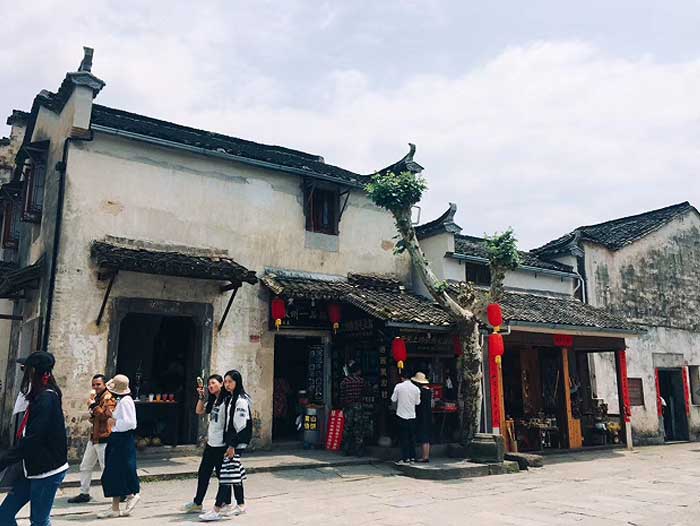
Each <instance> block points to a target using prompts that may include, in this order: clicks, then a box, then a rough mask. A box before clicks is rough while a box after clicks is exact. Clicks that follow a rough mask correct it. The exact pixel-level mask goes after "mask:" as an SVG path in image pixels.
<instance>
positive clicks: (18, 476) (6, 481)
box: [0, 461, 24, 491]
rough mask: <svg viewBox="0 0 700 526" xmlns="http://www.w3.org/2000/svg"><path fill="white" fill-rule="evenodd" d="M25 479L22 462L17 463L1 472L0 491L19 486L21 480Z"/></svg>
mask: <svg viewBox="0 0 700 526" xmlns="http://www.w3.org/2000/svg"><path fill="white" fill-rule="evenodd" d="M23 479H24V468H23V467H22V462H21V461H20V462H15V463H14V464H10V465H9V466H7V467H6V468H5V469H4V470H2V472H0V490H2V491H6V490H10V489H12V488H13V487H15V486H16V485H17V483H18V482H19V481H20V480H23Z"/></svg>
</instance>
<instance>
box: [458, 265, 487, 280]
mask: <svg viewBox="0 0 700 526" xmlns="http://www.w3.org/2000/svg"><path fill="white" fill-rule="evenodd" d="M464 266H465V274H466V275H465V278H466V280H467V281H468V282H469V283H473V284H474V285H490V284H491V271H490V270H489V267H488V265H485V264H481V263H465V264H464Z"/></svg>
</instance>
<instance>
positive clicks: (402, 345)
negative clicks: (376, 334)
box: [391, 336, 408, 369]
mask: <svg viewBox="0 0 700 526" xmlns="http://www.w3.org/2000/svg"><path fill="white" fill-rule="evenodd" d="M391 356H393V357H394V360H395V361H396V364H397V365H398V367H399V369H403V363H404V362H405V361H406V358H408V351H406V342H405V341H403V338H399V337H398V336H397V337H396V338H394V341H392V342H391Z"/></svg>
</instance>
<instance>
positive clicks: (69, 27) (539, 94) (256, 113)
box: [0, 0, 700, 248]
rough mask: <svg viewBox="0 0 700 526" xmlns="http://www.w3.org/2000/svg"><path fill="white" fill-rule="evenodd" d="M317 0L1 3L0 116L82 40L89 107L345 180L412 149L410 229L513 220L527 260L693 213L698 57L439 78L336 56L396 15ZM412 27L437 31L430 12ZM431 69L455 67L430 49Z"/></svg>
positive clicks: (531, 52) (457, 70)
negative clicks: (592, 228)
mask: <svg viewBox="0 0 700 526" xmlns="http://www.w3.org/2000/svg"><path fill="white" fill-rule="evenodd" d="M8 3H9V2H4V4H8ZM0 4H3V1H2V0H0ZM164 5H166V6H168V7H167V10H164V8H163V6H164ZM320 5H321V8H320V9H314V8H313V6H311V7H309V4H306V3H305V2H286V3H285V6H284V9H282V8H281V7H280V4H279V3H272V2H265V3H256V9H254V10H253V9H250V8H247V7H246V5H245V4H233V5H232V4H230V3H224V4H218V5H216V4H208V3H207V4H201V5H200V4H197V7H196V9H193V8H192V7H191V5H190V4H183V5H180V4H176V3H167V4H164V3H158V2H149V3H148V4H143V3H129V2H118V3H112V4H106V7H101V8H100V9H99V10H98V9H96V8H95V7H94V3H92V2H82V3H77V2H76V3H72V4H71V6H73V10H72V11H70V12H67V10H66V8H65V4H64V3H63V2H56V1H46V2H43V3H31V5H28V6H23V7H22V9H13V13H14V21H13V23H12V24H10V25H9V26H7V27H6V31H5V32H4V34H3V36H2V37H0V38H2V42H0V44H2V45H0V72H2V73H0V91H2V92H4V93H5V96H6V97H8V98H7V100H9V101H10V102H9V104H11V105H12V106H8V107H6V108H5V110H4V111H5V112H6V113H9V111H10V110H11V109H12V107H18V106H22V105H24V107H25V108H26V107H28V105H29V103H30V102H31V99H32V97H33V95H34V94H36V93H37V92H38V91H39V90H40V89H42V88H49V89H55V88H57V87H58V84H59V83H60V81H61V79H62V78H63V75H64V73H65V71H66V70H67V69H72V68H74V67H75V66H77V64H78V62H79V60H80V46H81V45H82V44H84V43H86V44H91V45H93V46H94V47H95V48H96V53H95V65H94V71H95V73H96V74H97V75H98V76H100V77H102V78H103V79H104V80H105V81H106V82H107V87H106V88H105V90H104V91H103V93H102V94H101V95H100V97H99V102H101V103H103V104H108V105H113V106H118V107H123V108H124V109H128V110H131V111H137V112H143V113H146V114H150V115H154V116H157V117H160V118H165V119H170V120H174V121H178V122H182V123H186V124H191V125H194V126H198V127H204V128H208V129H212V130H215V131H221V132H225V133H231V134H234V135H237V136H241V137H244V138H248V139H252V140H259V141H264V142H270V143H276V144H284V145H287V146H290V147H296V148H300V149H304V150H307V151H311V152H315V153H319V154H321V155H323V156H324V157H325V158H326V160H327V162H330V163H334V164H339V165H341V166H344V167H346V168H348V169H351V170H355V171H359V172H371V171H373V170H375V169H378V168H381V167H383V166H384V165H386V164H388V163H390V162H393V161H394V160H396V159H398V158H400V157H401V156H402V155H403V154H404V153H405V152H406V150H407V146H406V143H408V142H409V141H411V142H415V143H417V145H418V154H417V160H418V161H419V162H420V163H421V164H422V165H424V166H425V167H426V172H425V174H426V176H427V178H428V181H429V184H430V190H429V191H428V193H427V195H426V196H425V200H424V203H423V209H424V210H423V218H424V219H427V218H430V217H432V216H435V215H437V214H439V213H441V212H442V211H443V210H444V209H445V208H446V206H447V202H448V201H455V202H457V203H458V205H459V208H460V212H459V215H458V220H459V222H460V224H461V225H462V226H463V227H464V229H465V232H467V233H472V234H482V233H484V232H485V231H488V232H492V231H495V230H503V229H504V228H506V227H508V226H513V227H514V228H515V230H516V233H517V234H518V236H519V237H520V239H521V242H522V245H523V246H524V247H526V248H528V247H531V246H534V245H537V244H539V243H543V242H545V241H547V240H548V239H550V238H553V237H556V236H558V235H560V234H562V233H564V231H567V230H569V229H571V228H572V227H575V226H578V225H579V224H586V223H591V222H596V221H601V220H605V219H609V218H613V217H616V216H621V215H624V214H628V213H635V212H639V211H642V210H645V209H649V208H652V207H658V206H664V205H667V204H671V203H675V202H679V201H682V200H686V199H689V200H691V201H694V202H695V204H698V203H699V202H700V186H699V183H698V182H697V181H698V179H697V177H696V172H697V170H698V165H699V163H698V161H699V160H700V155H699V154H700V146H699V144H700V142H699V140H698V138H699V136H700V134H699V132H700V121H699V119H698V116H699V114H700V97H698V95H697V94H698V93H700V57H696V58H694V59H689V60H685V61H676V62H668V61H666V62H662V61H659V60H657V59H655V58H654V57H653V56H652V55H650V54H647V55H640V56H639V57H638V58H630V57H629V54H628V55H626V56H622V55H619V54H615V53H614V52H613V51H611V50H608V49H602V48H598V47H596V46H594V45H593V44H590V43H588V42H587V41H583V40H574V41H557V40H549V41H542V42H530V43H527V44H523V45H519V46H510V47H507V48H505V49H502V50H501V52H500V53H497V54H495V55H494V56H492V57H491V58H488V59H482V60H480V62H479V63H478V64H477V65H474V64H465V65H463V66H456V67H453V68H452V70H451V71H450V73H449V74H445V73H441V72H440V71H437V72H436V71H435V70H431V71H428V70H425V69H420V68H418V69H417V68H416V67H415V65H414V64H412V57H411V56H410V54H408V55H407V56H406V57H405V62H399V63H396V61H394V62H393V63H392V64H391V65H390V66H388V67H386V68H383V69H382V68H381V67H380V66H377V64H383V62H382V61H383V60H384V57H383V55H381V53H379V52H377V53H376V54H375V55H374V56H371V55H369V56H368V55H362V56H361V55H359V54H357V55H353V54H352V53H351V52H349V51H348V50H347V49H345V48H343V45H345V46H348V45H352V46H357V47H358V50H359V49H360V48H362V49H364V51H367V50H371V49H372V47H371V46H373V45H379V44H376V43H378V42H381V41H382V34H380V33H378V30H380V29H382V27H383V26H386V27H387V31H388V32H391V34H392V35H396V34H398V33H400V31H399V29H400V24H398V23H393V24H392V20H393V19H394V18H395V17H397V16H398V13H399V11H398V9H397V8H395V6H394V7H392V8H386V9H384V8H382V9H380V8H379V7H378V8H377V9H378V11H377V12H374V15H375V16H374V18H371V17H370V16H369V15H368V17H367V19H365V20H361V21H356V22H357V24H355V25H354V26H353V25H352V24H351V23H350V21H349V19H348V17H349V16H351V15H352V14H353V13H352V11H353V10H352V9H351V8H349V7H347V6H346V7H337V5H336V4H331V3H329V2H325V3H322V4H320ZM367 5H368V6H369V4H367ZM417 6H419V3H414V8H413V10H414V11H415V10H419V7H417ZM0 7H7V6H6V5H5V6H0ZM367 9H369V7H367ZM3 10H4V11H6V9H3ZM377 13H385V15H386V18H385V19H382V18H381V17H379V16H378V14H377ZM419 14H420V13H418V11H416V12H413V13H412V15H411V16H418V15H419ZM355 15H356V13H355ZM428 15H429V18H430V20H431V21H433V22H435V23H436V24H438V25H439V26H440V27H443V26H445V25H446V24H448V21H449V17H446V16H445V11H444V9H442V4H441V3H439V2H434V3H433V4H431V10H430V12H429V13H428ZM428 15H426V16H428ZM431 23H432V22H431ZM27 27H32V31H33V34H32V35H31V38H28V36H27V35H25V28H27ZM407 27H411V26H407ZM444 30H445V31H447V28H446V27H445V29H444ZM372 42H375V44H373V43H372ZM363 46H368V47H363ZM392 52H393V51H392ZM358 53H359V51H358ZM392 57H393V55H392ZM435 57H436V61H443V60H444V61H445V63H452V64H454V56H451V55H449V53H447V51H446V50H445V49H436V52H435ZM353 58H354V59H356V60H352V59H353ZM329 64H332V65H333V66H332V67H329ZM380 70H381V71H380ZM387 71H389V72H391V74H392V75H391V78H390V79H389V80H387V75H386V72H387ZM21 101H24V102H21Z"/></svg>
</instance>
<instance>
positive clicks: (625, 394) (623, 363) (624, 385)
mask: <svg viewBox="0 0 700 526" xmlns="http://www.w3.org/2000/svg"><path fill="white" fill-rule="evenodd" d="M617 360H618V364H619V367H620V370H619V374H620V382H621V385H620V387H621V389H622V405H623V406H624V411H623V412H624V417H625V422H626V423H628V424H629V422H630V420H631V417H632V405H631V404H630V388H629V383H628V381H627V353H626V352H625V351H617Z"/></svg>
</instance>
